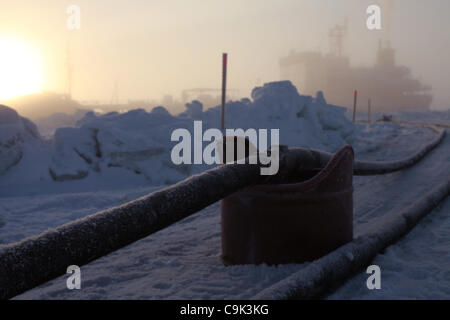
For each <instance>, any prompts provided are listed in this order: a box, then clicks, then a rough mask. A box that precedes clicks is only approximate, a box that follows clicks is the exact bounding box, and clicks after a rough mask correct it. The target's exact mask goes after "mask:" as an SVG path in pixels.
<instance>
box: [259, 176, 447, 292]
mask: <svg viewBox="0 0 450 320" xmlns="http://www.w3.org/2000/svg"><path fill="white" fill-rule="evenodd" d="M449 193H450V177H447V179H446V180H444V181H443V182H442V183H441V184H439V185H438V186H436V187H435V188H434V189H432V190H430V191H429V192H428V193H427V194H425V196H423V197H422V198H420V199H418V200H416V201H415V202H414V203H412V204H411V205H410V206H409V207H406V208H405V209H404V210H402V211H401V212H398V213H397V214H395V215H394V216H393V217H391V219H389V220H387V221H386V222H385V223H383V224H382V225H381V226H379V227H378V228H376V229H372V230H373V231H370V232H367V233H366V234H363V235H361V236H360V237H358V238H357V239H355V240H353V241H352V242H350V243H348V244H346V245H344V246H342V247H340V248H338V249H336V250H335V251H333V252H331V253H329V254H327V255H326V256H324V257H322V258H320V259H318V260H316V261H314V262H311V263H309V264H308V265H306V266H305V267H304V268H301V269H300V270H299V271H297V272H296V273H294V274H292V275H291V276H289V277H287V278H285V279H283V280H281V281H280V282H278V283H276V284H274V285H272V286H271V287H268V288H266V289H264V290H263V291H261V292H260V293H258V294H257V295H255V296H254V297H252V299H256V300H275V299H318V298H321V297H323V295H325V294H327V293H329V292H330V291H331V290H333V289H335V288H337V287H338V286H339V285H341V284H342V283H343V282H344V281H345V280H346V279H348V278H349V277H350V276H352V275H353V274H355V273H356V272H359V271H361V270H362V269H363V268H364V267H366V266H367V265H368V264H369V263H370V262H371V261H372V260H373V259H374V258H375V256H376V255H377V254H378V253H379V252H380V251H381V250H383V249H385V248H386V247H388V246H389V245H391V244H393V243H395V242H396V241H397V240H399V239H400V238H401V237H402V236H404V235H405V234H407V233H408V232H409V231H410V230H411V229H412V228H413V227H414V226H415V225H416V224H417V223H418V222H419V221H420V220H421V219H422V218H423V217H425V216H426V215H427V214H428V213H430V212H431V211H432V210H433V209H434V208H435V207H436V206H437V205H438V204H439V203H440V202H441V201H442V200H443V199H445V198H446V197H447V196H448V195H449Z"/></svg>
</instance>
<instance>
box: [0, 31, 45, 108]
mask: <svg viewBox="0 0 450 320" xmlns="http://www.w3.org/2000/svg"><path fill="white" fill-rule="evenodd" d="M41 90H42V66H41V61H40V59H39V55H38V54H37V53H36V52H35V50H34V49H33V48H32V47H31V46H29V45H27V44H26V43H25V42H23V41H21V40H19V39H15V38H3V37H0V100H6V99H10V98H15V97H18V96H22V95H26V94H31V93H36V92H39V91H41Z"/></svg>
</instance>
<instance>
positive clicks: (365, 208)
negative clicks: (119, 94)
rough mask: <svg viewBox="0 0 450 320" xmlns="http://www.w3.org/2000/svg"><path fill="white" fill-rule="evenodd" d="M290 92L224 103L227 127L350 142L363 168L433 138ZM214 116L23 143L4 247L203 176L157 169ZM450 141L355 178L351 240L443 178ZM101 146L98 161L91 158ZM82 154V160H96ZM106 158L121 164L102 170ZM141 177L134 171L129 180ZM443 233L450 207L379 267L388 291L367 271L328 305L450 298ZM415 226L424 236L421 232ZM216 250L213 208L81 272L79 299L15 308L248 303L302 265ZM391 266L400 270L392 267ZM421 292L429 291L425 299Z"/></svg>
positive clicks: (141, 121) (0, 208)
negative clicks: (396, 167) (246, 262)
mask: <svg viewBox="0 0 450 320" xmlns="http://www.w3.org/2000/svg"><path fill="white" fill-rule="evenodd" d="M292 88H293V87H292V86H290V85H288V84H287V83H278V84H268V85H265V86H264V87H263V88H258V89H255V90H254V91H253V95H252V98H253V101H250V100H248V99H247V100H242V101H239V102H233V103H230V104H229V105H227V112H228V117H227V119H228V121H229V122H230V123H232V125H231V124H230V123H228V126H233V127H237V128H239V127H242V128H244V129H245V128H252V127H253V128H264V127H266V128H281V132H280V133H281V142H282V143H284V144H288V145H291V146H307V147H312V148H317V149H322V150H327V151H335V150H336V149H337V148H339V147H340V146H342V145H343V144H345V143H351V144H352V145H353V147H354V148H355V150H356V157H357V158H358V159H361V160H393V159H399V158H403V157H405V156H408V155H410V154H411V153H413V152H415V151H417V149H418V148H419V145H423V144H425V143H426V142H428V141H430V140H432V139H433V137H434V136H435V133H434V132H433V131H432V130H429V129H424V128H420V127H415V126H398V125H396V124H393V123H373V124H372V125H370V126H369V125H366V124H356V125H353V124H352V123H351V122H350V121H349V120H348V119H346V118H345V110H343V109H341V108H339V107H334V106H331V105H327V104H326V102H325V99H324V98H323V97H322V96H320V94H319V95H318V97H316V98H311V97H305V96H300V95H298V93H297V92H296V91H294V90H295V88H294V90H293V89H292ZM255 110H257V111H258V112H255ZM280 110H282V112H280ZM218 112H219V109H218V108H215V109H214V108H213V109H210V110H206V111H203V110H202V108H201V107H200V106H199V104H198V103H196V102H193V103H192V104H190V105H189V106H187V111H186V112H185V113H183V114H180V115H178V116H172V115H170V114H169V113H168V112H167V111H166V110H165V109H164V108H161V107H159V108H156V109H154V110H153V111H152V112H150V113H149V112H145V111H144V110H133V111H130V112H128V113H124V114H118V113H111V114H107V115H102V116H97V115H94V114H92V113H91V114H87V115H86V116H85V117H84V118H83V119H82V120H80V121H79V123H78V124H77V125H76V126H75V127H72V128H62V129H59V130H56V132H55V136H54V139H53V140H52V141H50V142H47V143H45V142H44V143H39V144H35V143H28V142H26V143H24V145H23V157H22V159H21V160H20V162H19V163H18V164H16V165H15V166H14V167H12V168H11V169H9V170H8V171H7V172H6V173H5V174H3V175H2V176H0V242H3V243H10V242H15V241H18V240H21V239H23V238H25V237H28V236H30V235H37V234H39V233H41V232H42V231H44V230H46V229H48V228H51V227H55V226H58V225H61V224H63V223H66V222H68V221H71V220H75V219H77V218H80V217H84V216H86V215H89V214H92V213H94V212H96V211H98V210H101V209H105V208H108V207H111V206H114V205H117V204H120V203H124V202H127V201H130V200H133V199H136V198H138V197H140V196H142V195H144V194H147V193H150V192H152V191H154V190H157V189H159V188H161V187H162V186H163V185H165V184H167V183H171V182H172V181H175V180H179V179H182V178H183V177H184V176H186V175H189V174H190V173H192V172H195V170H197V171H198V172H199V171H202V170H204V169H205V167H198V168H195V169H191V170H192V171H190V172H188V171H186V172H183V173H181V172H179V171H177V170H176V169H174V168H171V167H168V166H164V165H163V164H161V162H163V161H164V159H165V158H164V155H165V154H167V152H168V151H167V149H169V148H168V146H167V144H168V140H169V139H170V131H171V130H172V129H173V128H176V127H186V128H188V129H191V128H192V122H193V120H198V119H200V120H203V121H204V124H205V123H206V125H205V128H207V127H214V126H217V124H216V122H218V119H219V117H218ZM444 114H445V113H444ZM427 115H428V114H427ZM402 116H403V113H401V114H397V115H395V117H396V118H397V117H398V118H399V119H400V118H401V117H402ZM406 117H408V119H407V120H414V121H419V120H422V119H423V118H424V114H423V113H415V114H414V113H407V114H406V116H405V120H406ZM427 119H430V121H435V122H442V119H445V117H443V116H442V113H438V114H434V113H433V115H428V118H427ZM437 120H439V121H437ZM149 123H151V124H154V125H149ZM0 130H1V126H0ZM0 132H1V131H0ZM448 140H449V139H448V138H446V140H445V141H444V143H443V146H441V147H439V148H438V149H437V150H435V151H433V152H432V153H431V154H430V155H429V156H427V157H426V158H425V159H424V160H423V161H422V162H421V163H419V164H418V165H417V166H415V167H413V168H411V169H409V170H406V171H404V172H398V173H393V174H388V175H385V176H376V177H355V180H354V186H355V194H354V196H355V234H356V236H357V235H358V234H361V233H362V232H364V230H367V228H371V227H373V225H374V224H375V225H376V224H377V223H380V222H381V221H383V219H388V218H389V213H393V212H396V211H398V210H399V209H400V208H402V207H404V206H406V205H407V204H408V203H410V201H411V199H415V198H417V197H420V195H421V194H423V193H424V192H425V191H426V190H428V189H429V188H431V187H432V186H433V185H435V184H436V183H438V182H439V181H440V180H441V179H442V178H444V177H448V176H449V175H450V142H449V141H448ZM117 141H122V142H123V144H120V143H117ZM161 141H162V142H164V143H162V142H161ZM412 142H414V143H412ZM99 145H100V148H98V146H99ZM153 148H165V151H163V152H161V153H157V152H156V151H154V150H155V149H153ZM75 149H77V151H78V153H77V152H75V151H74V150H75ZM99 149H100V151H101V157H98V156H97V152H98V150H99ZM148 150H153V151H148ZM79 154H82V155H83V156H84V157H86V158H87V157H89V158H90V159H91V163H88V161H85V160H84V158H83V157H80V155H79ZM149 155H150V156H149ZM77 157H78V158H80V159H81V160H82V161H81V162H80V161H79V159H77ZM143 158H144V159H143ZM75 159H77V160H75ZM112 160H115V161H116V162H117V163H118V165H117V166H111V167H108V165H107V164H108V163H109V162H111V161H112ZM58 161H62V162H61V163H59V162H58ZM158 161H159V164H158V165H156V169H155V163H158ZM67 164H70V165H69V166H67ZM64 165H65V166H67V167H64ZM72 166H73V167H72ZM49 168H54V169H55V171H58V170H59V171H58V172H56V174H58V175H60V176H63V175H76V174H78V171H86V172H88V174H87V175H86V176H85V177H84V178H79V179H73V177H72V179H62V180H64V182H58V181H54V179H52V178H51V176H50V174H49ZM74 168H76V169H74ZM136 169H137V170H141V173H140V174H138V173H136V172H135V171H136ZM167 179H168V180H167ZM446 212H447V213H446ZM2 213H3V219H1V217H2ZM2 221H3V227H2ZM427 223H428V225H427ZM449 226H450V218H449V217H448V200H447V202H446V203H445V204H444V205H443V207H442V209H441V210H440V211H439V210H436V212H435V213H433V214H431V215H430V216H429V217H427V218H426V219H425V220H424V221H423V223H421V224H420V225H419V227H418V228H417V231H416V230H413V232H411V233H410V234H409V235H408V236H407V237H405V239H403V240H402V241H401V242H399V243H398V244H396V245H394V246H392V247H390V248H389V249H388V250H386V252H385V253H384V254H382V255H379V256H378V257H377V258H376V259H375V261H374V263H376V262H378V264H379V265H380V267H381V269H382V273H383V270H385V271H386V272H385V273H383V275H382V277H383V278H382V286H383V288H386V290H381V291H379V292H375V293H374V292H367V291H368V290H367V289H364V288H366V287H365V280H366V279H367V276H366V274H365V273H364V272H362V273H361V274H360V275H358V276H356V277H355V278H354V279H352V280H350V281H349V282H348V283H347V285H345V286H343V287H342V288H341V289H340V290H338V291H336V292H335V293H334V294H333V295H331V296H330V298H333V299H336V298H337V299H339V298H346V299H347V298H349V299H355V298H356V299H357V298H368V299H372V298H447V299H448V298H449V297H450V293H449V292H448V289H447V288H448V287H449V286H448V283H449V278H448V276H449V273H448V270H449V265H448V259H447V263H444V259H445V258H446V257H448V250H449V248H450V239H449V238H448V236H447V235H446V234H445V230H446V229H448V227H449ZM420 228H422V229H424V228H425V231H423V230H422V231H423V232H422V233H420V230H421V229H420ZM415 232H417V234H416V233H415ZM430 232H431V235H430ZM408 237H409V238H408ZM416 240H417V241H416ZM428 242H429V243H428ZM430 246H432V247H433V250H430V249H429V247H430ZM220 250H221V249H220V211H219V208H218V203H216V204H214V205H212V206H210V207H208V208H206V209H204V210H202V211H200V212H198V213H196V214H195V215H193V216H191V217H189V218H187V219H185V220H183V221H181V222H179V223H177V224H175V225H173V226H171V227H169V228H167V229H164V230H162V231H160V232H158V233H156V234H153V235H151V236H149V237H146V238H144V239H142V240H140V241H137V242H135V243H133V244H131V245H129V246H127V247H125V248H123V249H120V250H118V251H116V252H113V253H111V254H109V255H107V256H105V257H103V258H100V259H98V260H96V261H94V262H92V263H90V264H88V265H86V266H83V267H82V290H79V291H69V290H67V289H66V286H65V281H66V278H67V276H61V277H59V278H57V279H54V280H52V281H50V282H48V283H46V284H44V285H42V286H40V287H38V288H35V289H33V290H30V291H28V292H26V293H24V294H22V295H20V296H18V297H17V299H178V298H186V299H247V298H251V297H253V296H255V295H256V294H258V293H259V292H261V291H262V290H265V289H267V288H270V287H271V286H273V285H275V284H276V283H278V282H279V281H282V280H283V279H286V278H287V277H289V276H290V275H292V274H293V273H295V272H296V271H298V270H299V269H300V268H303V267H304V266H305V265H295V264H292V265H284V266H278V267H269V266H267V265H260V266H234V267H225V266H223V264H222V263H221V261H220V254H221V252H220ZM380 256H381V258H380ZM380 259H381V260H380ZM424 259H427V260H426V261H424ZM397 265H398V266H401V268H400V267H399V269H398V270H396V268H397V267H396V266H397ZM407 265H411V268H410V269H408V268H407V267H406V266H407ZM430 274H432V276H430ZM390 283H392V284H390ZM412 284H414V285H412ZM422 284H423V286H424V288H427V289H423V290H422V286H421V285H422ZM446 284H447V286H446ZM432 288H435V289H432ZM364 290H366V291H364Z"/></svg>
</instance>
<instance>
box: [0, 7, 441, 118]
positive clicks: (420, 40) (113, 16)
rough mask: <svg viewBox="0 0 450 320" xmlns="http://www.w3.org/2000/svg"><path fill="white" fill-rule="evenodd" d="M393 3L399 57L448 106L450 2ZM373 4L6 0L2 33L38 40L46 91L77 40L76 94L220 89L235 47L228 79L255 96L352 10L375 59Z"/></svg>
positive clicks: (360, 42) (359, 52)
mask: <svg viewBox="0 0 450 320" xmlns="http://www.w3.org/2000/svg"><path fill="white" fill-rule="evenodd" d="M393 2H394V10H393V14H392V32H391V42H392V45H393V47H394V48H396V49H397V61H398V62H400V63H401V64H404V65H408V66H410V67H411V69H412V72H413V75H414V76H417V77H419V78H420V79H421V80H422V81H423V82H425V83H427V84H430V85H432V86H433V93H434V96H435V99H434V103H433V108H435V109H438V108H441V109H443V108H449V107H450V90H448V89H449V88H448V86H449V83H450V72H449V71H450V67H449V66H450V43H449V39H450V19H449V18H448V17H449V15H450V1H448V0H431V1H424V0H394V1H393ZM72 4H76V5H78V6H79V7H80V8H81V30H75V31H69V30H68V29H67V27H66V20H67V17H68V15H67V13H66V9H67V7H68V6H70V5H72ZM370 4H379V5H383V4H385V2H384V1H382V0H379V1H375V0H373V1H366V0H314V1H313V0H221V1H217V0H164V1H163V0H71V1H65V0H39V1H34V0H26V1H25V0H0V37H1V36H4V35H8V36H15V37H19V38H22V39H23V40H25V41H27V42H28V43H30V44H31V45H33V46H34V47H35V48H36V50H37V51H38V52H39V53H40V56H41V58H42V63H43V65H44V86H45V89H47V90H52V91H57V92H64V90H65V88H66V66H65V63H66V51H67V44H68V43H69V42H70V46H71V48H72V49H71V52H72V63H73V65H74V76H73V97H74V98H75V99H80V100H102V101H104V102H108V101H109V100H110V99H111V95H112V92H113V88H114V83H115V81H117V82H118V87H119V98H120V99H122V100H125V99H128V98H130V99H159V98H161V97H162V96H163V95H164V94H172V95H174V97H175V98H177V99H180V96H181V90H182V89H186V88H196V87H212V88H219V87H220V79H221V66H220V63H221V53H222V52H228V53H229V87H230V88H236V89H239V90H240V93H241V95H242V96H249V94H250V91H251V89H252V88H253V87H254V86H255V85H256V84H257V83H258V80H259V81H260V82H261V83H264V82H269V81H275V80H279V67H278V60H279V58H280V57H281V56H284V55H286V54H288V53H289V51H290V50H291V49H297V50H321V51H322V52H327V51H328V30H329V29H330V27H332V26H334V25H335V24H337V23H342V22H343V21H344V19H345V18H348V22H349V34H348V38H347V40H348V41H347V43H346V50H345V51H346V53H347V54H349V55H350V57H351V61H352V64H353V65H356V66H361V65H370V64H372V63H373V61H374V60H375V52H376V47H377V44H378V39H379V38H380V37H381V32H380V31H369V30H367V28H366V18H367V15H366V12H365V11H366V8H367V6H368V5H370ZM386 17H387V16H386V15H383V16H382V18H384V20H383V22H385V20H386ZM0 76H2V75H1V74H0ZM298 89H299V91H300V92H301V88H298Z"/></svg>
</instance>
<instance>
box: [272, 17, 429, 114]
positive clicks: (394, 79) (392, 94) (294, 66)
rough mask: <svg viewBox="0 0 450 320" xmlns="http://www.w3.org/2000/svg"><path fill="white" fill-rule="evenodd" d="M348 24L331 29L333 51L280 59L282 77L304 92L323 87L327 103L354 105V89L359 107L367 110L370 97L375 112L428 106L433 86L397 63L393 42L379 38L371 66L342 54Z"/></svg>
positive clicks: (419, 108)
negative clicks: (352, 63)
mask: <svg viewBox="0 0 450 320" xmlns="http://www.w3.org/2000/svg"><path fill="white" fill-rule="evenodd" d="M345 32H346V26H339V25H338V26H336V27H335V28H334V29H332V30H331V31H330V34H329V35H330V39H331V44H332V45H331V48H332V50H330V53H328V54H322V53H321V52H315V51H307V52H295V51H292V52H291V53H290V54H289V55H288V56H286V57H283V58H281V59H280V61H279V64H280V75H281V80H290V81H291V82H292V83H293V84H294V85H295V86H296V87H297V89H298V90H299V92H300V93H301V94H307V95H315V94H316V93H317V92H319V91H322V92H323V93H324V96H325V97H326V99H327V102H328V103H331V104H334V105H340V106H345V107H352V108H353V93H354V91H355V90H357V91H358V94H359V95H358V105H359V106H361V105H364V107H363V106H361V107H359V108H358V110H364V111H366V110H367V104H368V101H369V99H371V105H372V106H371V110H372V111H373V112H387V111H395V110H429V109H430V105H431V102H432V99H433V96H432V94H431V87H430V86H428V85H424V84H422V83H421V82H420V81H419V80H418V79H416V78H414V77H413V76H412V74H411V70H410V68H408V67H406V66H402V65H397V64H396V61H395V50H394V49H393V48H392V47H391V45H390V42H387V41H386V42H383V41H382V40H380V41H379V45H378V51H377V55H376V62H375V64H374V65H373V66H372V67H352V66H350V59H349V58H348V57H346V56H343V55H342V38H343V37H344V35H345Z"/></svg>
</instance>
